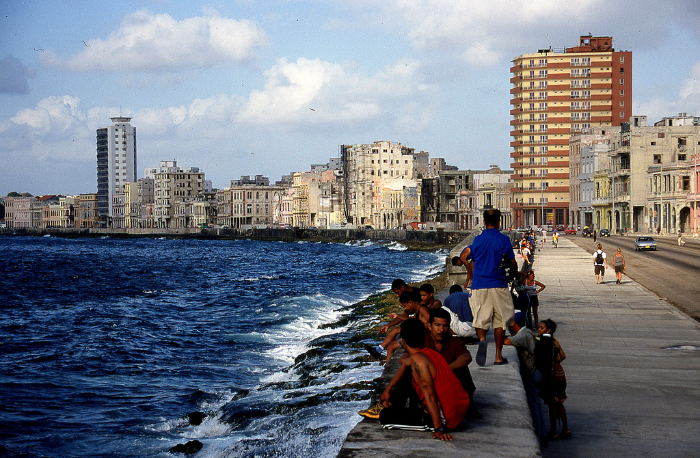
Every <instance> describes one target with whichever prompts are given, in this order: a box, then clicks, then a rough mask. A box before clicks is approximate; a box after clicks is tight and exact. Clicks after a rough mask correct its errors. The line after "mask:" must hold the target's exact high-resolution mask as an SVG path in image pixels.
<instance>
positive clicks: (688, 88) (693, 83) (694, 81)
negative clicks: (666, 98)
mask: <svg viewBox="0 0 700 458" xmlns="http://www.w3.org/2000/svg"><path fill="white" fill-rule="evenodd" d="M679 95H680V97H681V99H683V100H685V99H693V100H694V101H695V102H696V103H698V102H700V62H697V63H696V64H695V65H693V68H692V69H691V71H690V76H689V77H688V79H686V80H685V81H683V84H682V86H681V90H680V94H679ZM696 109H700V106H698V107H696Z"/></svg>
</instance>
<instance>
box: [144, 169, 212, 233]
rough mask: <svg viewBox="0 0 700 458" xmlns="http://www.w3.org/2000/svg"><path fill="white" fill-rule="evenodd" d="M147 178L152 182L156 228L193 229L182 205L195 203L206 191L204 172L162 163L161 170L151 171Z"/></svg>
mask: <svg viewBox="0 0 700 458" xmlns="http://www.w3.org/2000/svg"><path fill="white" fill-rule="evenodd" d="M144 172H145V178H151V179H153V189H154V191H153V192H154V210H153V213H154V226H155V227H159V228H183V227H191V224H193V223H192V222H191V215H190V214H188V212H187V211H186V208H187V207H186V206H183V205H181V203H182V202H193V201H195V200H197V197H198V196H200V195H202V194H203V193H204V192H205V189H206V183H205V179H204V172H200V170H199V168H198V167H185V168H181V167H178V166H177V161H160V167H156V168H148V169H146V170H145V171H144Z"/></svg>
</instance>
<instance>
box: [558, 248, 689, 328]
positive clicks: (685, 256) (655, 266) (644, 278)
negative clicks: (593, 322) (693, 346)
mask: <svg viewBox="0 0 700 458" xmlns="http://www.w3.org/2000/svg"><path fill="white" fill-rule="evenodd" d="M566 237H567V239H569V240H571V241H573V242H574V243H575V244H577V245H578V246H580V247H581V248H583V249H585V250H586V251H588V252H589V253H591V269H590V272H585V274H586V275H593V260H592V256H593V252H594V251H595V247H596V243H594V242H593V239H592V238H589V237H582V236H581V235H569V236H566ZM654 238H655V239H656V243H657V251H640V252H635V251H634V240H635V239H636V236H627V237H622V236H611V237H598V242H597V243H601V244H602V245H603V251H605V252H606V253H607V255H608V265H612V257H613V256H614V255H615V252H616V250H617V248H622V254H623V255H624V256H625V263H626V265H627V269H626V271H625V275H627V276H628V277H630V278H631V279H633V280H635V281H636V282H638V283H639V284H641V285H642V286H644V287H645V288H647V289H648V290H650V291H652V292H653V293H654V294H656V295H657V296H659V297H660V298H663V299H665V300H667V301H668V302H669V303H671V304H673V305H675V306H676V307H677V308H678V309H680V310H681V311H683V312H685V313H686V314H688V315H690V316H691V317H693V318H694V319H695V320H696V321H700V301H698V297H700V240H699V239H693V238H692V237H684V240H685V241H686V245H685V246H683V247H679V246H678V244H677V241H676V237H674V236H662V237H656V236H655V237H654ZM605 274H606V275H605V281H606V283H607V282H614V281H615V273H614V270H613V269H612V268H610V269H608V270H606V272H605ZM623 281H624V277H623Z"/></svg>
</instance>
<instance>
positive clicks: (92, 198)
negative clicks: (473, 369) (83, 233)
mask: <svg viewBox="0 0 700 458" xmlns="http://www.w3.org/2000/svg"><path fill="white" fill-rule="evenodd" d="M97 202H98V200H97V193H90V194H80V195H79V196H78V199H77V203H76V207H75V227H78V228H94V227H99V221H100V219H99V215H98V213H97Z"/></svg>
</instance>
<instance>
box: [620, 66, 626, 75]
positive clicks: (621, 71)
mask: <svg viewBox="0 0 700 458" xmlns="http://www.w3.org/2000/svg"><path fill="white" fill-rule="evenodd" d="M624 74H625V67H620V75H624Z"/></svg>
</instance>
